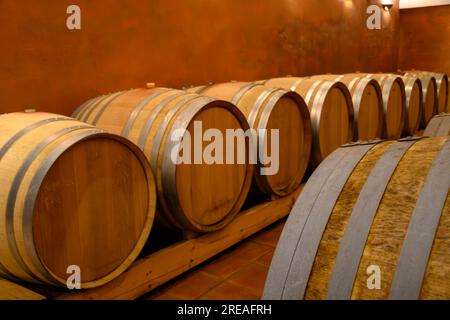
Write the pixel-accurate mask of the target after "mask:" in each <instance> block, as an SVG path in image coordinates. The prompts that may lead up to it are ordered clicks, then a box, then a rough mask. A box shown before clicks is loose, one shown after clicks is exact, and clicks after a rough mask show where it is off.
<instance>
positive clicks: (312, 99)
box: [264, 77, 355, 168]
mask: <svg viewBox="0 0 450 320" xmlns="http://www.w3.org/2000/svg"><path fill="white" fill-rule="evenodd" d="M271 81H272V82H271ZM274 81H283V83H277V82H275V83H273V82H274ZM307 81H314V84H312V85H311V86H310V87H309V88H307V90H306V91H305V92H301V91H300V90H299V89H300V88H301V87H302V86H304V85H305V83H306V82H307ZM264 85H266V86H281V87H283V88H285V89H286V90H291V91H295V92H297V93H299V94H300V95H301V96H302V97H303V98H304V99H305V102H306V104H307V105H308V108H309V109H310V112H311V123H312V133H313V144H312V155H311V161H310V167H311V168H315V167H317V166H318V165H319V164H320V163H321V162H322V161H323V160H324V158H325V157H326V155H324V154H322V151H321V150H320V147H321V146H320V135H319V132H320V127H321V126H320V119H321V114H322V109H323V101H324V100H325V98H326V97H327V94H328V92H329V91H330V90H331V89H334V88H338V89H339V90H341V92H342V93H343V94H344V96H345V98H346V100H347V107H348V109H347V112H348V114H349V118H350V119H349V130H348V132H349V137H348V139H347V141H346V142H350V141H352V140H353V138H354V131H355V129H354V128H355V116H354V108H353V102H352V96H351V94H350V92H349V90H348V88H347V86H346V85H345V84H343V83H342V82H340V81H334V80H333V81H332V80H323V79H317V80H316V79H313V77H303V78H297V77H286V78H273V79H268V80H265V81H264ZM316 97H317V98H320V97H322V99H318V100H316Z"/></svg>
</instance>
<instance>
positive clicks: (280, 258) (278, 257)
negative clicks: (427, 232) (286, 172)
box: [263, 137, 450, 300]
mask: <svg viewBox="0 0 450 320" xmlns="http://www.w3.org/2000/svg"><path fill="white" fill-rule="evenodd" d="M420 140H428V141H429V143H434V142H435V141H437V139H435V140H432V139H429V138H425V139H423V138H420V137H416V138H405V139H401V140H399V141H398V142H396V143H394V144H391V147H392V146H393V145H394V146H396V145H399V144H405V143H407V144H409V146H407V150H406V151H409V149H410V148H411V147H412V146H414V144H415V143H416V142H417V141H420ZM442 141H443V142H442ZM369 143H370V142H369ZM389 143H391V142H389ZM439 143H442V146H441V147H440V150H439V151H438V153H437V155H436V157H435V158H434V161H433V165H441V166H442V164H443V163H444V162H443V161H442V159H446V160H445V161H446V163H447V165H448V163H449V160H448V157H444V158H442V156H443V155H444V149H446V151H445V152H446V154H448V153H449V150H450V138H442V140H440V142H439ZM364 144H366V143H364V142H361V143H356V144H354V146H356V147H361V146H362V145H364ZM376 145H377V143H374V144H373V146H376ZM349 146H350V145H349ZM345 147H346V146H344V147H343V148H341V149H340V151H339V150H338V151H336V152H335V153H333V155H332V156H330V158H332V157H333V156H334V157H335V156H337V154H338V152H341V153H342V152H343V151H345V150H343V149H345ZM384 153H386V152H384ZM439 155H440V156H441V158H442V159H441V160H438V156H439ZM363 159H364V157H363ZM379 161H380V160H378V162H379ZM378 162H377V163H378ZM333 166H334V165H331V166H330V165H328V167H330V168H331V167H333ZM326 168H327V164H326V163H324V166H323V167H319V169H318V170H316V172H315V173H314V174H315V175H318V174H320V172H321V171H324V172H326ZM444 172H445V173H446V175H444V176H445V177H447V180H449V181H450V179H448V178H449V174H448V171H446V170H444V169H441V173H444ZM371 174H372V175H373V176H376V175H377V174H378V171H377V172H374V169H372V173H371ZM426 176H427V179H428V176H429V172H428V173H427V175H426ZM435 176H437V175H436V174H435ZM310 181H311V182H309V183H308V184H310V185H309V186H308V184H307V185H306V186H305V188H304V191H303V192H304V193H305V194H306V193H307V192H308V191H312V190H313V189H314V187H315V185H316V184H318V183H319V179H312V180H310ZM441 181H445V178H444V180H442V179H441ZM365 183H367V180H366V182H365ZM447 184H448V182H447ZM429 185H430V186H432V185H433V182H432V181H430V182H429ZM322 186H323V184H322ZM321 188H322V187H319V188H318V189H317V188H316V189H317V190H314V191H312V192H313V194H308V196H307V198H308V199H309V198H315V197H317V196H318V195H319V193H323V192H328V193H329V192H331V191H332V190H324V189H323V188H322V189H321ZM428 189H429V190H430V189H431V190H433V188H428ZM341 191H342V190H341ZM422 191H423V189H422ZM422 191H421V193H420V194H419V198H420V196H421V195H422ZM445 191H446V190H445V188H444V189H443V190H440V191H438V193H439V194H440V196H444V195H445V196H444V199H443V200H444V203H446V204H447V209H448V204H449V203H450V202H449V201H450V195H449V196H447V193H446V192H445ZM445 199H446V200H445ZM300 200H301V196H300V198H299V199H298V200H297V203H296V204H295V205H294V208H295V207H296V206H297V207H299V208H300V206H299V205H300V202H301V201H300ZM305 201H307V200H306V199H303V202H305ZM445 201H446V202H445ZM444 203H441V204H442V205H444ZM417 208H418V207H416V209H417ZM298 210H299V209H297V214H296V215H297V217H295V216H294V215H292V214H291V215H290V217H289V220H292V223H289V220H288V222H287V223H286V226H285V229H284V230H283V233H282V236H281V238H280V242H279V244H278V246H277V249H276V252H275V255H274V260H273V261H272V265H271V269H270V270H269V276H268V279H267V281H266V286H265V291H264V295H263V298H264V299H269V300H270V299H288V300H291V299H300V298H304V297H303V293H300V294H299V293H298V292H294V293H292V292H290V293H289V292H288V294H287V295H286V289H285V287H284V283H283V281H286V279H287V277H288V275H289V272H290V271H286V270H284V271H283V270H282V269H283V268H282V266H286V265H288V266H289V265H291V264H293V262H292V259H293V257H292V256H291V255H292V252H293V251H292V250H291V251H289V250H287V251H288V253H287V255H286V253H284V254H283V252H284V251H286V248H290V247H297V246H298V244H296V243H295V241H298V240H296V239H297V238H295V237H293V235H292V233H295V232H297V234H298V233H299V232H298V231H296V230H301V229H302V228H301V227H299V225H298V223H299V222H300V221H301V220H299V217H298V215H299V214H300V211H298ZM310 210H311V208H309V209H306V211H310ZM442 210H444V207H443V208H442ZM303 211H305V210H303ZM293 212H294V209H293ZM291 213H292V212H291ZM303 214H306V213H303ZM308 214H309V213H308ZM443 214H444V211H442V212H441V215H443ZM447 214H448V212H447ZM352 216H353V214H352ZM294 224H296V225H295V226H294ZM287 229H289V230H290V231H288V230H287ZM436 229H437V228H436ZM347 231H348V230H347ZM295 236H297V235H295ZM416 240H417V239H416ZM320 241H322V240H320ZM341 242H342V239H341ZM431 250H432V249H431V248H430V252H431ZM304 253H305V254H306V253H307V251H305V252H304ZM404 262H405V261H404ZM428 262H429V261H428ZM322 267H323V266H322ZM409 267H410V269H411V268H412V269H414V267H413V266H409ZM294 268H295V267H294ZM277 269H278V270H277ZM345 270H346V272H348V268H347V269H345ZM405 270H406V269H405ZM447 271H448V270H447ZM286 272H287V273H286ZM280 273H281V274H280ZM416 280H417V279H416ZM422 280H423V281H422V287H421V289H423V285H424V283H425V275H424V279H422ZM307 281H310V280H308V279H307ZM404 283H405V282H404ZM404 283H403V284H404ZM328 288H330V287H328ZM338 288H339V287H338ZM396 289H397V290H398V288H396ZM396 289H392V290H391V297H395V295H396V294H397V293H396V292H395V290H396ZM403 294H404V292H403ZM407 294H408V296H409V297H411V295H410V293H409V292H407ZM448 294H449V292H447V295H448ZM412 296H413V297H414V299H415V298H416V297H415V296H414V294H413V295H412ZM420 298H424V299H429V298H431V299H433V298H436V297H430V296H423V295H421V296H420ZM327 299H348V297H347V298H345V297H342V296H339V295H337V296H327Z"/></svg>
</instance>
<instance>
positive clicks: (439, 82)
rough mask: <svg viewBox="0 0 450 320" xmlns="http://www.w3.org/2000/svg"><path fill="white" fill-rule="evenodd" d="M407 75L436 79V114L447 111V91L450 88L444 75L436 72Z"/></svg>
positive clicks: (410, 73)
mask: <svg viewBox="0 0 450 320" xmlns="http://www.w3.org/2000/svg"><path fill="white" fill-rule="evenodd" d="M406 74H407V75H416V76H417V75H425V76H431V77H434V78H435V79H436V87H437V100H438V103H437V104H438V106H437V112H438V113H442V112H446V111H449V110H447V106H448V104H449V91H450V86H449V82H448V76H447V75H446V74H445V73H436V72H429V71H415V70H411V71H407V72H406Z"/></svg>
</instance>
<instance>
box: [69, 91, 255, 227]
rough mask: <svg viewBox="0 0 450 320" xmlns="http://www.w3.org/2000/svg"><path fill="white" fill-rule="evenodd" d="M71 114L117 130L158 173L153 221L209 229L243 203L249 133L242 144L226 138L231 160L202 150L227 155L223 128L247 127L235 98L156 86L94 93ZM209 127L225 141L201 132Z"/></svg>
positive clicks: (227, 218) (248, 175)
mask: <svg viewBox="0 0 450 320" xmlns="http://www.w3.org/2000/svg"><path fill="white" fill-rule="evenodd" d="M73 115H74V117H76V118H78V119H79V120H81V121H84V122H87V123H90V124H93V125H95V126H97V127H99V128H102V129H104V130H107V131H109V132H113V133H117V134H120V135H122V136H123V137H125V138H127V139H129V140H131V141H132V142H134V143H135V144H136V145H137V146H138V147H139V148H141V149H142V150H143V151H144V153H145V155H146V156H147V158H148V159H149V160H150V164H151V167H152V169H153V172H154V174H155V179H156V186H157V192H158V207H159V208H160V210H158V213H159V214H158V215H157V217H156V218H157V221H158V222H161V223H162V224H164V225H166V226H169V227H174V228H176V229H181V230H185V231H192V232H209V231H213V230H218V229H220V228H222V227H224V226H225V225H227V224H228V223H229V222H231V220H232V219H233V218H234V216H235V215H236V214H237V213H238V212H239V210H240V209H241V207H242V205H243V203H244V201H245V198H246V196H247V194H248V191H249V189H250V184H251V179H252V174H253V165H252V164H250V162H249V161H248V160H249V157H248V156H249V153H248V150H249V140H248V139H246V140H245V141H244V142H242V144H240V145H239V144H238V143H236V141H235V140H237V139H235V140H230V143H236V144H235V148H233V150H234V149H236V150H235V151H236V152H235V154H234V157H232V156H233V155H230V157H231V158H232V159H231V161H228V160H227V159H222V158H224V157H225V156H223V157H218V158H215V159H210V160H208V159H206V158H205V157H204V155H205V154H206V153H207V152H208V150H209V151H211V152H209V153H208V154H211V155H214V154H216V155H220V154H222V155H226V150H225V149H226V141H225V137H226V130H228V129H230V130H244V131H245V130H247V129H248V123H247V121H246V119H245V117H244V115H243V114H242V113H241V112H240V111H239V109H237V108H236V107H235V106H234V105H233V104H231V103H229V102H226V101H221V100H217V99H213V98H209V97H204V96H200V95H197V94H190V93H186V92H185V91H181V90H174V89H168V88H158V87H154V88H150V89H133V90H128V91H121V92H117V93H113V94H108V95H104V96H100V97H97V98H94V99H91V100H90V101H88V102H87V103H85V104H83V105H82V106H81V107H79V108H78V109H77V110H76V111H75V113H74V114H73ZM209 129H212V130H209ZM207 130H208V131H207ZM213 131H214V132H216V133H217V132H218V133H219V134H221V135H222V137H224V138H223V139H222V140H223V141H222V146H220V144H215V143H214V144H213V143H212V142H209V141H211V140H214V139H215V138H214V137H209V138H208V137H206V136H205V135H206V133H207V132H213ZM196 132H197V133H196ZM189 136H190V137H191V139H188V137H189ZM198 138H199V140H198ZM203 138H206V139H203ZM208 139H209V141H206V140H208ZM214 142H215V141H214ZM238 142H239V141H238ZM221 148H222V150H221Z"/></svg>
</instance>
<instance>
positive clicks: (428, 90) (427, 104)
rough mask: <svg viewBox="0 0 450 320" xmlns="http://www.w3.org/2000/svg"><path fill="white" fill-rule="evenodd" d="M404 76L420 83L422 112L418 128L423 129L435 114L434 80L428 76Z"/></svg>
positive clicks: (435, 87) (435, 84)
mask: <svg viewBox="0 0 450 320" xmlns="http://www.w3.org/2000/svg"><path fill="white" fill-rule="evenodd" d="M405 76H407V77H408V76H416V77H418V78H419V79H420V81H421V82H422V91H423V112H422V119H421V122H420V127H421V128H425V127H426V126H427V125H428V122H430V120H431V119H432V118H433V117H434V116H435V115H436V114H437V110H438V96H437V83H436V78H434V77H433V76H430V75H425V74H417V73H405Z"/></svg>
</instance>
